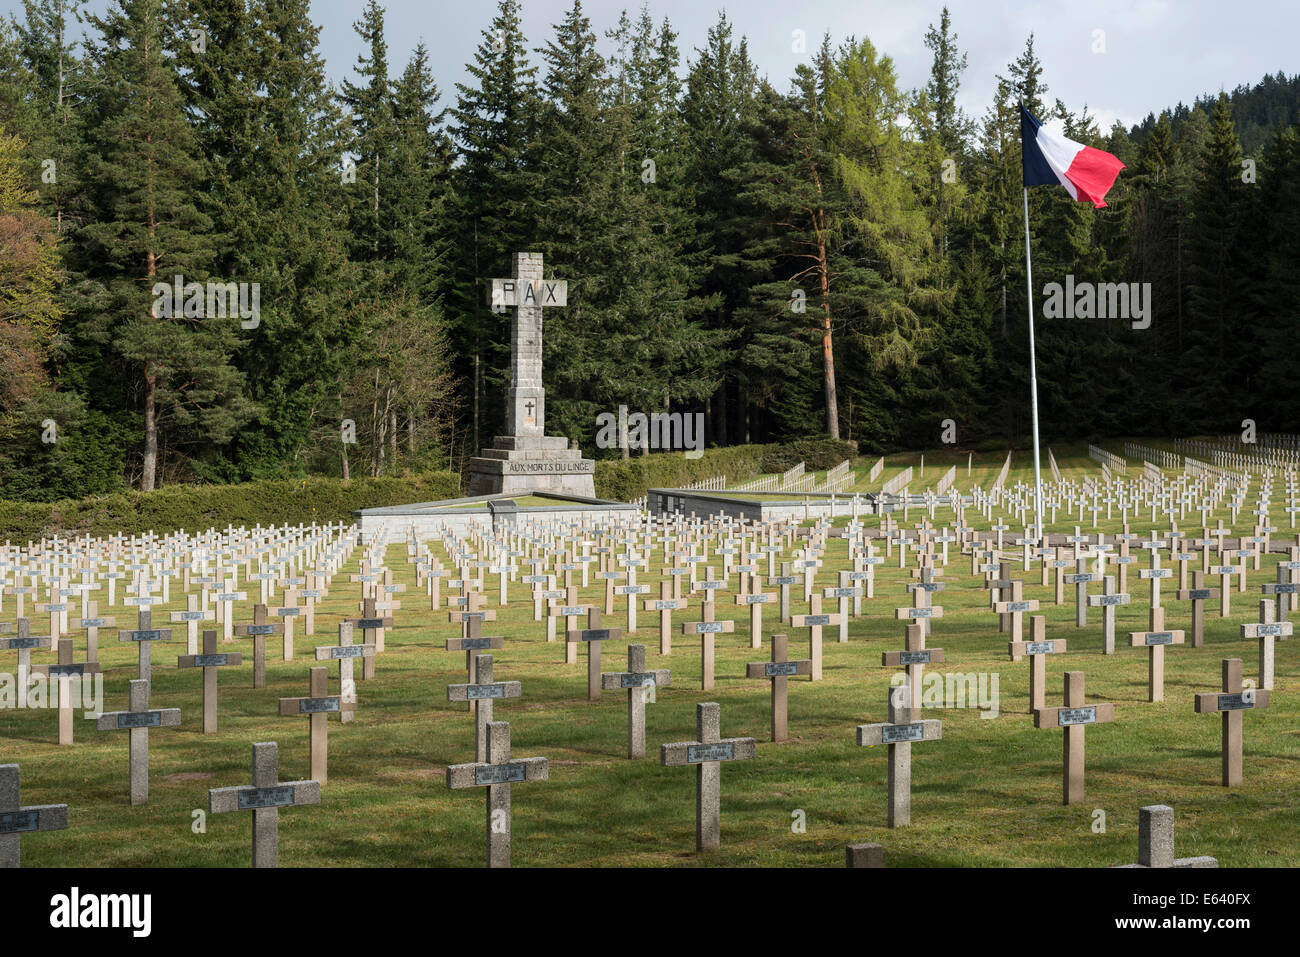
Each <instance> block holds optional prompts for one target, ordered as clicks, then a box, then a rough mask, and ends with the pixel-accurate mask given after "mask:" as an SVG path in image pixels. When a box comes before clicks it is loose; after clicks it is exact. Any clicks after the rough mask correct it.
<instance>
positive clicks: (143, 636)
mask: <svg viewBox="0 0 1300 957" xmlns="http://www.w3.org/2000/svg"><path fill="white" fill-rule="evenodd" d="M128 638H129V639H130V640H131V641H161V640H162V632H161V631H159V630H157V629H156V628H155V629H154V630H153V631H133V632H131V633H130V634H129V635H128Z"/></svg>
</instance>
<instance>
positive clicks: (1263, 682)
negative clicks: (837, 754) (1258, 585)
mask: <svg viewBox="0 0 1300 957" xmlns="http://www.w3.org/2000/svg"><path fill="white" fill-rule="evenodd" d="M1276 611H1277V608H1276V605H1275V603H1274V601H1273V600H1272V599H1269V598H1263V599H1261V600H1260V602H1259V621H1257V622H1254V623H1252V624H1247V625H1242V626H1241V637H1243V638H1257V639H1259V686H1260V687H1261V688H1263V689H1264V690H1265V691H1272V690H1273V639H1274V638H1281V639H1286V638H1290V637H1291V634H1292V629H1293V626H1292V624H1291V622H1289V621H1274V620H1273V618H1274V615H1275V614H1276Z"/></svg>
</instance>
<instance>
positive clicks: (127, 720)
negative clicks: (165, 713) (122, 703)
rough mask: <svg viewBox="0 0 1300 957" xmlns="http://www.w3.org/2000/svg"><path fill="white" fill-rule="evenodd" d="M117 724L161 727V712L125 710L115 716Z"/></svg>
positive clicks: (124, 726)
mask: <svg viewBox="0 0 1300 957" xmlns="http://www.w3.org/2000/svg"><path fill="white" fill-rule="evenodd" d="M117 726H118V727H119V728H160V727H162V712H161V711H144V712H134V713H133V712H125V713H122V714H119V715H118V716H117Z"/></svg>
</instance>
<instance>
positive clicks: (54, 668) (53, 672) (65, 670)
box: [50, 664, 86, 678]
mask: <svg viewBox="0 0 1300 957" xmlns="http://www.w3.org/2000/svg"><path fill="white" fill-rule="evenodd" d="M85 673H86V666H85V665H84V664H83V665H50V677H51V678H54V677H56V676H58V675H84V674H85Z"/></svg>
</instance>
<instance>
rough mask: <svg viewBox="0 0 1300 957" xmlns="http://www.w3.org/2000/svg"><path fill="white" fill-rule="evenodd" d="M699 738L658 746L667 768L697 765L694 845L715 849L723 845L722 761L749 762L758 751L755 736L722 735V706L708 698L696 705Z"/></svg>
mask: <svg viewBox="0 0 1300 957" xmlns="http://www.w3.org/2000/svg"><path fill="white" fill-rule="evenodd" d="M695 722H696V734H697V735H698V736H699V740H697V741H677V742H674V743H672V744H663V745H660V746H659V763H660V764H662V765H663V766H664V767H666V768H670V767H681V766H683V765H688V764H693V765H695V789H696V790H695V847H696V850H700V851H716V850H717V849H718V848H719V847H720V846H721V844H722V762H723V761H748V760H750V759H752V758H753V757H754V755H755V754H756V747H755V744H754V739H753V738H723V737H722V736H721V734H722V731H721V725H722V706H721V705H719V704H717V703H716V702H713V701H706V702H703V703H701V704H697V705H696V706H695Z"/></svg>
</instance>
